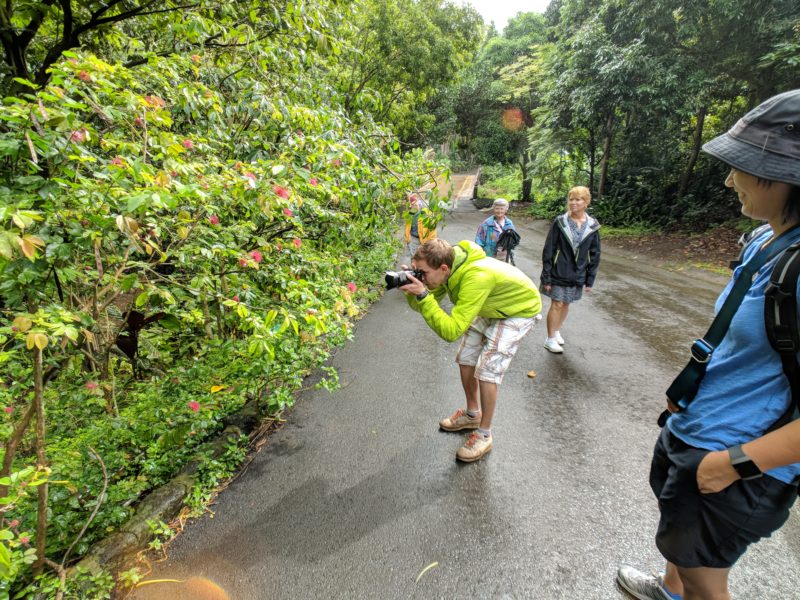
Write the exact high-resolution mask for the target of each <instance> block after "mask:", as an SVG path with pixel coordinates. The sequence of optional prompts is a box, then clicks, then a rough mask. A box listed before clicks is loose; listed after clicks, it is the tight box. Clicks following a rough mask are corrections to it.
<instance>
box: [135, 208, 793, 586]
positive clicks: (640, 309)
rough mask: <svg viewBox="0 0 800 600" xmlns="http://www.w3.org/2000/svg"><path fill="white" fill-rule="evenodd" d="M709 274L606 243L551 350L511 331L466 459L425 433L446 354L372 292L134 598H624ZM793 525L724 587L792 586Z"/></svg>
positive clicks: (472, 217)
mask: <svg viewBox="0 0 800 600" xmlns="http://www.w3.org/2000/svg"><path fill="white" fill-rule="evenodd" d="M484 217H485V215H484V214H483V213H479V212H478V211H476V210H474V208H472V206H471V203H470V202H461V203H460V204H459V207H458V209H457V210H456V211H455V212H454V213H453V214H452V215H451V216H450V218H449V219H448V221H447V224H446V226H445V227H444V228H443V230H442V231H441V235H442V237H444V238H445V239H448V240H450V241H458V240H460V239H464V238H472V236H473V234H474V231H475V229H476V228H477V225H478V223H479V222H480V220H481V219H483V218H484ZM518 225H520V223H518ZM520 229H521V230H522V240H523V241H522V246H521V248H520V249H519V250H518V261H517V264H518V266H520V267H521V268H522V269H523V270H525V271H526V272H528V273H535V274H536V275H537V279H538V272H539V269H540V267H541V264H540V262H539V258H538V256H539V253H540V249H541V247H542V242H543V239H544V233H545V227H544V224H543V223H532V224H528V225H521V227H520ZM722 283H723V280H722V279H720V278H718V277H716V276H711V275H704V274H701V273H694V272H672V271H669V270H666V269H663V268H659V267H658V266H654V265H653V264H651V263H648V262H646V261H644V260H641V259H638V258H635V257H633V256H631V255H629V254H622V253H615V252H613V251H612V250H611V249H610V248H607V249H606V252H605V253H604V259H603V264H602V266H601V269H600V275H599V277H598V280H597V283H596V287H595V289H594V291H593V292H592V293H591V295H590V297H588V298H586V299H584V300H583V301H581V302H579V303H578V304H576V305H575V306H574V309H573V312H572V313H571V315H570V318H569V320H568V321H567V323H566V325H565V327H564V331H563V333H564V337H565V338H566V340H567V344H566V353H565V354H564V355H562V356H556V355H551V354H549V353H547V351H545V350H544V348H543V347H542V343H543V341H544V328H543V326H542V325H539V326H537V328H536V329H535V330H534V331H533V332H532V333H531V334H530V335H529V337H528V338H527V339H526V340H525V342H524V343H523V346H522V348H521V349H520V351H519V353H518V355H517V357H516V359H515V361H514V362H513V363H512V366H511V369H510V371H509V372H508V374H507V375H506V379H505V381H504V384H503V386H502V387H501V391H500V398H499V404H498V410H497V415H496V419H495V423H494V427H493V430H494V438H495V447H494V450H493V451H492V453H491V454H490V455H489V456H488V457H487V458H486V459H484V460H483V461H480V462H478V463H474V464H471V465H462V464H460V463H457V462H456V461H455V460H454V453H455V451H456V449H457V448H458V446H459V445H460V444H461V443H462V435H460V434H452V433H444V432H440V431H438V428H437V421H438V419H439V418H441V417H443V416H445V415H447V414H449V413H450V412H451V411H452V410H453V409H455V408H458V407H459V406H460V405H461V402H462V392H461V389H460V385H459V383H458V376H457V368H456V366H455V365H454V363H453V356H454V354H455V350H456V348H455V345H454V344H447V343H445V342H443V341H441V340H439V339H438V338H437V337H436V336H435V335H434V334H433V333H431V332H430V331H429V330H428V329H427V327H426V326H425V324H424V322H423V321H422V319H421V318H420V317H419V316H418V315H417V314H416V313H413V312H412V311H411V310H410V309H408V308H407V306H406V304H405V301H404V300H403V299H402V297H401V293H399V292H396V291H393V292H389V293H387V294H386V295H385V296H384V298H383V299H382V300H381V301H380V302H378V303H377V304H376V305H375V306H374V307H373V308H372V309H371V311H370V313H369V314H368V315H367V316H366V317H365V318H364V319H363V320H362V321H360V322H359V324H358V326H357V328H356V331H355V337H354V339H353V340H352V341H351V342H350V343H349V344H348V345H347V346H346V347H345V348H342V349H341V350H340V351H339V352H338V353H337V354H336V356H335V357H334V358H333V359H332V364H333V366H335V367H336V368H337V369H338V370H339V372H340V377H341V382H342V389H340V390H338V391H337V392H335V393H333V394H329V393H328V392H326V391H322V390H319V391H309V392H306V393H305V394H304V395H303V396H302V397H301V398H300V399H299V401H298V403H297V406H296V407H295V409H294V410H293V411H292V413H291V415H290V416H289V422H288V423H287V424H286V426H285V427H284V428H283V429H281V430H280V431H278V432H277V433H275V434H274V435H273V436H272V437H271V438H270V441H269V443H268V444H267V445H266V446H265V447H264V449H263V450H262V451H261V453H260V454H259V455H258V456H257V457H256V458H255V460H254V462H253V463H252V464H251V465H250V467H249V469H248V470H247V472H246V473H245V474H244V475H243V476H242V477H241V478H239V479H238V480H237V481H235V482H234V483H233V484H232V485H231V486H230V487H229V488H228V489H227V490H225V491H224V492H223V493H222V494H221V495H220V497H219V499H218V502H217V503H216V505H215V506H214V513H215V514H214V517H213V518H212V517H211V516H206V517H203V518H201V519H199V520H197V521H196V522H194V523H192V524H190V525H189V526H188V527H187V528H186V530H185V531H184V533H183V534H182V535H180V536H179V537H178V539H177V540H176V541H175V542H174V543H173V544H172V545H171V547H170V551H169V555H170V557H169V560H168V561H166V562H165V563H162V564H161V565H159V566H158V567H157V570H156V571H155V572H154V573H153V574H151V575H150V576H149V577H150V578H172V579H178V580H184V583H180V584H175V583H161V584H154V585H149V586H146V587H143V588H141V589H140V591H139V592H138V593H137V594H136V595H135V596H134V597H135V598H137V599H138V600H152V599H167V598H168V599H178V600H180V599H196V598H230V599H231V600H267V599H270V600H274V599H298V598H300V599H306V598H309V599H316V598H325V599H328V598H337V599H338V598H342V599H360V598H364V599H372V598H380V599H390V598H420V599H422V598H426V599H427V598H444V599H450V598H466V597H475V598H499V599H521V598H535V599H537V600H558V599H572V600H574V599H581V600H595V599H596V600H606V599H622V598H628V596H627V595H625V594H624V593H623V592H622V591H620V590H619V589H618V588H617V587H616V585H615V583H614V573H615V568H616V566H617V564H618V563H619V562H620V561H631V562H632V563H635V564H638V565H641V566H643V567H645V568H647V569H656V568H660V566H661V565H662V559H661V558H660V556H659V554H658V552H657V550H656V549H655V547H654V545H653V542H652V537H653V533H654V528H655V524H656V517H657V509H656V505H655V501H654V500H653V498H652V497H651V493H650V491H649V488H648V485H647V471H648V463H649V457H650V454H651V450H652V445H653V443H654V441H655V438H656V436H657V433H658V429H657V427H656V425H655V419H656V416H657V415H658V413H659V412H660V410H661V408H662V398H663V390H664V389H665V388H666V387H667V385H668V383H669V382H670V380H671V378H672V376H673V375H674V374H675V373H676V372H677V370H678V369H679V368H680V367H681V366H682V364H683V362H684V359H685V356H686V351H687V348H688V343H689V341H690V340H691V339H692V337H693V336H696V335H697V334H699V333H701V332H703V331H704V330H705V327H706V326H707V324H708V321H709V315H710V311H711V307H712V304H713V299H714V297H715V295H716V293H717V292H718V291H719V289H720V288H721V286H722ZM531 369H534V370H535V371H536V372H537V376H536V377H535V378H532V379H531V378H528V377H527V376H526V373H527V372H528V371H529V370H531ZM798 533H800V516H799V515H798V511H797V510H795V512H794V514H793V516H792V519H791V520H790V522H789V524H788V525H787V526H786V527H784V529H783V530H782V531H781V532H779V533H778V534H777V535H775V536H774V537H773V538H772V539H771V540H768V541H765V542H762V543H760V544H758V545H757V546H755V547H753V548H752V550H751V552H750V553H749V554H748V555H747V556H746V557H745V558H744V559H743V560H742V561H741V563H740V565H739V566H738V567H737V569H736V570H735V571H734V572H733V574H732V577H731V580H732V581H731V587H732V591H733V594H734V598H736V599H737V600H745V599H747V600H752V599H756V598H758V599H773V598H774V599H786V598H799V597H800V592H798V591H797V583H798V582H800V535H798ZM432 563H437V564H436V566H434V567H432V568H430V569H428V570H427V571H426V572H424V574H422V575H421V577H419V575H420V573H422V572H423V570H424V569H425V568H426V567H427V566H429V565H431V564H432ZM417 579H418V581H417ZM216 586H218V587H216ZM190 590H194V591H190ZM198 590H204V591H203V593H204V594H205V595H203V593H200V592H198ZM214 590H216V593H214ZM223 590H224V591H223Z"/></svg>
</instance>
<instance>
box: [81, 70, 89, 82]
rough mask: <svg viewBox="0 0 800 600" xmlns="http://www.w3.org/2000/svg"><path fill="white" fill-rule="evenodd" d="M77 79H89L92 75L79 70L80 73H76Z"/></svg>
mask: <svg viewBox="0 0 800 600" xmlns="http://www.w3.org/2000/svg"><path fill="white" fill-rule="evenodd" d="M78 79H80V80H81V81H91V80H92V76H91V75H89V74H88V73H87V72H86V71H81V72H80V73H78Z"/></svg>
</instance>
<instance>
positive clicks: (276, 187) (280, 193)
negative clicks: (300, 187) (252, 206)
mask: <svg viewBox="0 0 800 600" xmlns="http://www.w3.org/2000/svg"><path fill="white" fill-rule="evenodd" d="M272 191H274V192H275V193H276V194H278V196H280V197H281V198H284V199H285V198H288V197H289V190H287V189H286V188H284V187H281V186H279V185H273V186H272Z"/></svg>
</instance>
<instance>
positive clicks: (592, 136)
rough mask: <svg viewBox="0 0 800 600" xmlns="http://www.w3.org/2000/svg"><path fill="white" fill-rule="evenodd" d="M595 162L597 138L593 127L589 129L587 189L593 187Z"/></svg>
mask: <svg viewBox="0 0 800 600" xmlns="http://www.w3.org/2000/svg"><path fill="white" fill-rule="evenodd" d="M596 164H597V138H596V137H595V134H594V128H592V129H589V189H590V190H593V189H594V166H595V165H596Z"/></svg>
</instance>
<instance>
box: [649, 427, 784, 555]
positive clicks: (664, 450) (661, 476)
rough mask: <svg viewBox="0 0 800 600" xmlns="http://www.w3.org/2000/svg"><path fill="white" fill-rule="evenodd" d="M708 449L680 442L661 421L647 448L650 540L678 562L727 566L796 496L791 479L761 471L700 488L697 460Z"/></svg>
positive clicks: (777, 522) (777, 523)
mask: <svg viewBox="0 0 800 600" xmlns="http://www.w3.org/2000/svg"><path fill="white" fill-rule="evenodd" d="M708 453H709V451H708V450H701V449H699V448H694V447H692V446H689V445H687V444H685V443H684V442H682V441H681V440H679V439H678V438H677V437H675V436H674V435H673V434H672V433H671V432H670V431H669V429H668V428H667V427H664V429H663V430H662V432H661V435H660V436H659V438H658V442H656V447H655V450H654V452H653V463H652V465H651V467H650V487H651V488H653V492H654V493H655V495H656V498H658V507H659V510H660V511H661V519H660V521H659V523H658V532H657V533H656V545H657V546H658V549H659V550H660V551H661V554H662V555H663V556H664V558H666V559H667V560H668V561H669V562H671V563H673V564H675V565H677V566H679V567H685V568H693V567H711V568H717V569H726V568H729V567H731V566H733V564H734V563H735V562H736V561H737V560H738V559H739V557H741V556H742V554H744V552H745V550H746V549H747V546H748V545H750V544H751V543H753V542H757V541H758V540H760V539H761V538H765V537H769V536H770V535H772V532H773V531H776V530H778V529H780V527H781V526H782V525H783V524H784V523H785V522H786V520H787V519H788V518H789V509H790V508H791V507H792V504H794V501H795V499H796V498H797V486H796V485H790V484H786V483H783V482H782V481H778V480H777V479H775V478H774V477H769V476H766V475H765V476H764V477H760V478H758V479H751V480H749V481H743V480H737V481H735V482H734V483H732V484H731V485H729V486H728V487H727V488H725V489H724V490H722V491H721V492H717V493H715V494H701V493H700V490H699V489H698V487H697V466H698V465H699V464H700V461H701V460H702V459H703V457H705V455H706V454H708Z"/></svg>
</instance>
